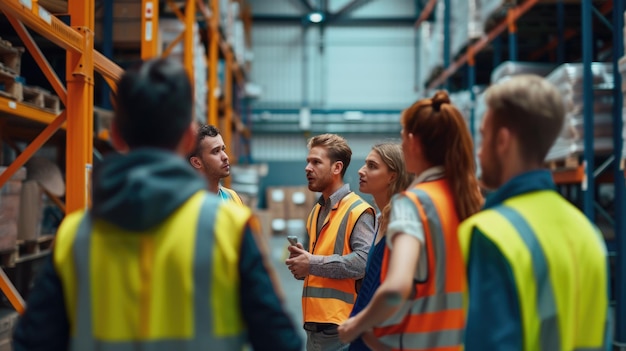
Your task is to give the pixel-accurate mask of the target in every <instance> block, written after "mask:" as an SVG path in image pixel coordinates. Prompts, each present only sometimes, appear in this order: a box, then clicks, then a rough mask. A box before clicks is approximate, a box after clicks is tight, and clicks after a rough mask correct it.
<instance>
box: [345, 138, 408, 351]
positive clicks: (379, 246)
mask: <svg viewBox="0 0 626 351" xmlns="http://www.w3.org/2000/svg"><path fill="white" fill-rule="evenodd" d="M412 179H413V176H412V175H411V174H409V173H407V171H406V167H405V165H404V156H403V155H402V147H401V146H400V145H399V144H393V143H383V144H377V145H374V146H373V147H372V150H371V151H370V153H369V154H368V155H367V158H366V159H365V164H364V165H363V166H362V167H361V168H360V169H359V191H360V192H362V193H365V194H370V195H372V196H373V197H374V202H375V203H376V207H377V208H378V209H379V211H380V213H379V214H378V216H377V221H376V227H377V230H376V236H375V241H374V245H372V248H371V249H370V252H369V255H368V258H367V267H366V270H365V278H364V279H363V284H362V286H361V290H360V291H359V295H358V297H357V299H356V302H355V304H354V308H353V309H352V313H351V316H354V315H355V314H357V313H359V312H360V311H361V310H362V309H363V308H364V307H365V306H367V304H368V302H369V301H370V299H371V298H372V295H374V292H375V291H376V289H377V288H378V286H379V285H380V269H381V266H382V261H383V254H384V252H385V247H387V245H386V241H385V240H384V238H385V231H386V230H387V223H388V222H389V214H390V212H391V203H390V201H391V197H392V196H393V195H394V194H397V193H399V192H401V191H403V190H405V189H406V187H408V186H409V184H410V183H411V180H412ZM365 338H367V336H366V337H365ZM349 350H351V351H361V350H364V351H367V350H370V348H369V347H367V345H366V344H365V343H364V342H363V340H362V339H361V338H358V339H356V340H354V341H353V342H352V343H351V344H350V349H349Z"/></svg>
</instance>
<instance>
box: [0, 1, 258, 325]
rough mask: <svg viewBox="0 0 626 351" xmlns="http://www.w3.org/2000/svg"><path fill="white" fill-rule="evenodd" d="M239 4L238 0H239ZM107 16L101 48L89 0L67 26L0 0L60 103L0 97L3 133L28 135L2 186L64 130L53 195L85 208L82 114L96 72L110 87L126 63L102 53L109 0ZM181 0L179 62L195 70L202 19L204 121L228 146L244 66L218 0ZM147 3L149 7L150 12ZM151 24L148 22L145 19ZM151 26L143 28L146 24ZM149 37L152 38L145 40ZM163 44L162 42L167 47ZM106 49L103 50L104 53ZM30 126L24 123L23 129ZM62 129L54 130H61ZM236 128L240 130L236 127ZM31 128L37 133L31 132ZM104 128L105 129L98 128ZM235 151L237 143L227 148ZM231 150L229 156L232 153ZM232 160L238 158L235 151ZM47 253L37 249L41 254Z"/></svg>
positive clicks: (69, 207)
mask: <svg viewBox="0 0 626 351" xmlns="http://www.w3.org/2000/svg"><path fill="white" fill-rule="evenodd" d="M240 2H241V3H243V2H242V1H240ZM105 3H106V5H107V6H105V7H106V8H105V16H104V25H103V29H104V30H105V31H107V30H108V31H109V34H108V35H106V34H105V35H104V40H103V52H104V54H103V53H100V52H98V51H96V50H94V33H93V28H94V16H95V8H94V1H83V0H69V1H68V3H67V4H68V6H67V12H68V13H69V15H70V18H71V26H68V25H66V24H65V23H64V22H62V21H61V20H60V19H58V18H56V17H55V16H54V15H52V14H50V13H49V12H48V11H47V10H46V9H45V8H44V7H41V6H39V3H38V1H36V0H8V1H4V0H3V1H2V2H0V11H1V12H2V13H3V14H4V15H5V16H6V17H7V19H8V21H9V22H10V24H11V25H12V27H13V28H14V29H15V32H16V33H17V35H18V36H19V38H20V39H21V41H22V43H23V45H24V46H26V47H27V49H28V51H29V53H30V54H31V55H32V57H33V58H34V60H35V61H36V63H37V65H38V66H39V68H40V69H41V71H42V72H43V74H44V76H45V77H46V78H47V79H48V81H49V83H50V85H51V86H52V88H53V90H54V91H55V93H56V94H57V95H58V97H59V100H60V101H61V102H62V103H63V105H64V106H65V109H64V110H62V111H59V112H58V113H54V112H51V111H45V110H41V109H37V108H34V107H32V106H30V105H28V104H26V103H22V102H19V101H16V100H12V99H10V98H6V97H2V96H0V125H2V128H3V132H4V133H5V136H7V134H9V133H7V131H10V134H11V136H15V135H18V134H19V135H20V139H22V140H32V141H31V142H30V143H29V144H28V145H27V146H26V147H25V148H24V149H23V150H19V148H16V147H15V144H14V143H12V142H11V144H12V145H11V146H12V147H14V149H16V151H17V152H18V156H17V157H16V159H15V160H14V161H13V162H12V163H11V164H10V165H9V167H8V168H7V169H6V170H5V171H4V172H3V173H2V174H0V187H2V185H3V184H5V183H6V182H7V180H8V179H9V178H10V177H11V176H12V175H13V174H14V173H15V172H16V171H17V170H19V169H20V168H21V167H22V166H23V165H24V164H25V163H26V162H27V161H28V159H29V158H30V157H31V156H32V155H33V154H34V153H35V152H36V151H37V150H38V149H39V148H41V147H42V146H43V145H44V144H46V142H48V141H49V140H51V138H52V137H56V138H58V137H59V134H61V135H63V134H64V135H65V139H66V169H67V170H66V184H67V195H66V204H63V203H62V202H60V200H58V199H53V200H56V201H55V203H57V204H58V205H59V206H60V207H61V208H63V210H64V212H65V211H73V210H77V209H81V208H86V207H88V206H89V204H90V198H89V196H90V195H89V191H88V188H89V186H90V184H89V182H90V180H89V179H90V176H91V168H92V155H93V152H94V151H93V147H94V144H93V141H94V139H93V137H94V135H93V130H94V128H93V119H92V118H85V116H93V104H94V96H93V95H94V74H93V73H94V72H98V73H100V74H101V75H102V77H103V78H104V80H105V82H106V83H107V88H108V89H112V90H113V91H115V87H116V84H115V83H116V81H117V80H118V79H119V78H120V77H121V75H122V73H123V70H122V69H121V68H120V67H119V66H118V65H116V64H115V63H113V62H112V61H111V60H109V59H108V58H107V56H108V57H110V56H112V55H113V42H112V35H111V30H112V24H113V20H112V17H113V11H112V1H106V2H105ZM179 3H181V1H178V2H176V3H175V2H174V1H168V6H170V8H171V9H172V10H173V12H174V13H175V14H176V15H177V16H178V17H179V18H180V19H181V20H182V21H183V23H185V31H184V32H183V34H182V35H181V41H183V43H184V48H185V49H184V51H183V57H184V58H183V63H184V64H185V67H186V69H187V70H188V72H189V75H190V77H193V75H194V72H193V61H192V55H191V50H190V49H187V48H190V47H191V45H190V43H192V39H193V31H192V30H188V29H190V28H193V26H194V24H196V23H204V24H206V32H207V33H206V34H207V35H206V36H207V42H208V43H207V47H208V49H207V52H208V54H207V58H206V59H207V62H208V67H209V69H210V70H209V72H208V81H209V83H208V84H209V87H210V88H211V89H209V93H208V94H207V100H208V107H209V108H208V109H207V122H208V123H211V124H214V125H218V126H220V127H221V130H222V133H223V137H224V140H225V142H226V144H227V145H232V139H233V136H232V134H231V128H230V126H231V125H236V126H241V125H242V123H241V122H240V121H239V118H238V116H235V115H234V110H233V101H234V100H235V99H234V98H233V92H234V90H235V89H233V84H237V85H239V86H240V87H243V85H244V84H245V81H246V72H245V69H244V68H245V67H244V66H242V65H240V64H239V63H238V62H237V60H236V57H235V53H234V50H233V48H232V47H231V46H230V45H229V44H228V42H227V40H226V38H225V36H224V34H223V32H222V30H221V28H220V24H219V18H218V17H219V13H220V11H219V3H220V2H219V0H211V3H210V8H207V5H206V4H205V1H202V0H185V1H184V4H183V5H182V6H179V5H178V4H179ZM159 5H160V4H159V1H158V0H142V10H144V11H143V14H142V26H141V28H142V35H141V38H142V41H141V43H137V44H140V45H141V57H142V58H143V59H146V58H150V57H154V56H156V55H157V53H158V51H159V50H158V49H159V48H158V47H157V44H158V40H156V39H157V33H158V16H159ZM148 9H149V10H150V11H148ZM150 21H151V23H148V22H150ZM26 27H29V28H30V29H32V30H34V31H35V32H37V33H38V34H39V35H41V36H42V37H44V38H46V39H48V40H49V41H51V42H52V43H53V44H55V45H57V46H59V47H60V48H62V49H64V50H66V52H67V60H66V68H67V72H68V73H67V75H66V81H67V87H65V86H64V84H63V83H62V82H61V80H60V79H59V77H58V76H57V75H56V73H55V72H54V69H53V68H52V67H51V65H50V64H49V62H48V60H47V58H46V57H45V56H44V55H43V53H42V51H41V50H40V49H39V47H38V45H37V44H36V43H35V40H34V39H33V38H32V37H31V35H30V33H29V32H28V30H27V29H26ZM148 29H149V30H151V33H148V32H147V30H148ZM148 39H152V40H148ZM166 50H167V49H166ZM105 54H106V56H105ZM220 57H222V58H223V59H224V60H225V75H224V82H223V87H222V89H221V90H222V91H223V94H222V95H223V101H219V100H218V96H217V94H216V90H217V89H219V87H218V82H217V76H218V71H217V67H218V60H219V58H220ZM108 89H103V99H102V100H103V101H104V104H105V105H106V104H107V103H108V102H109V101H108V100H109V96H108ZM220 104H221V105H222V109H223V112H222V116H220V111H219V108H220ZM25 125H28V126H29V128H28V129H25V128H23V127H24V126H25ZM62 129H64V130H65V133H57V132H58V131H59V130H62ZM240 131H241V130H240ZM33 132H35V133H38V134H37V135H36V137H35V136H34V135H33ZM103 135H106V131H105V133H103ZM229 150H230V151H231V152H232V150H234V148H232V147H229ZM231 157H232V156H231ZM233 159H236V158H233ZM43 254H45V252H44V253H39V256H41V255H43ZM29 260H30V257H29V258H28V259H27V258H23V260H21V261H20V262H22V261H29ZM0 288H1V289H2V291H3V292H4V294H5V295H6V296H7V298H8V300H9V301H10V302H11V303H12V305H13V306H14V308H15V309H16V310H17V311H18V312H20V313H21V312H22V311H23V309H24V302H23V300H22V299H21V297H20V296H19V294H18V293H17V291H16V289H15V287H14V286H13V285H12V284H11V281H10V280H9V279H8V278H7V277H6V275H5V274H4V272H2V270H0Z"/></svg>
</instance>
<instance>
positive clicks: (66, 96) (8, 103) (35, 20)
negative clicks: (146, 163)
mask: <svg viewBox="0 0 626 351" xmlns="http://www.w3.org/2000/svg"><path fill="white" fill-rule="evenodd" d="M93 5H94V4H93V1H83V0H69V1H68V12H69V14H70V16H71V26H68V25H66V24H65V23H64V22H62V21H61V20H59V19H58V18H56V17H55V16H53V15H51V14H50V13H49V12H48V11H47V10H46V9H45V8H43V7H40V6H39V5H38V2H37V1H31V0H3V1H2V2H0V10H1V11H2V12H3V13H4V15H5V16H6V17H7V18H8V19H9V22H10V23H11V24H12V26H13V27H14V29H15V31H16V32H17V34H18V35H19V36H20V38H21V40H22V41H23V43H24V45H25V46H26V47H27V49H28V50H29V52H30V53H31V55H32V56H33V58H34V59H35V61H36V62H37V64H38V66H39V67H40V69H41V70H42V71H43V73H44V75H45V76H46V78H47V79H48V80H49V81H50V84H51V85H52V87H53V89H54V91H55V92H56V94H57V95H58V96H59V99H60V100H61V101H62V102H63V104H64V105H65V110H63V111H60V112H59V113H58V114H56V113H51V112H47V111H42V110H38V109H35V108H32V107H30V106H28V105H26V104H23V103H20V102H17V101H12V100H10V99H6V98H0V114H1V115H2V117H3V119H2V123H3V124H4V125H7V124H11V123H14V121H16V120H18V121H19V120H22V121H29V122H37V123H39V124H43V125H46V127H45V128H44V129H43V131H42V132H41V133H40V134H39V135H38V136H37V137H36V138H35V139H34V140H33V141H32V142H31V143H30V144H29V145H28V146H27V147H26V148H25V149H24V150H23V151H22V152H21V153H20V154H19V156H18V157H17V158H16V159H15V160H14V161H13V162H12V163H11V164H10V165H9V167H8V168H7V169H6V170H5V171H4V172H3V173H2V174H0V187H1V186H2V185H4V184H5V183H6V181H7V180H8V179H9V178H10V177H11V176H12V175H13V174H14V173H15V172H16V171H17V170H19V169H20V168H21V167H22V166H23V165H24V164H25V163H26V161H28V159H29V158H30V157H31V156H32V155H33V154H34V153H35V152H36V151H37V150H38V149H39V148H40V147H41V146H42V145H44V144H45V143H46V141H48V140H49V139H50V138H51V137H52V136H53V135H54V134H55V133H56V132H57V131H58V130H59V129H60V128H62V127H64V128H65V130H66V142H67V146H66V159H67V162H66V167H67V169H66V184H67V196H66V204H65V206H66V210H67V211H74V210H78V209H81V208H86V207H87V206H89V203H90V199H89V190H88V188H89V177H90V173H91V167H92V153H93V120H92V118H91V116H93V85H94V72H98V73H100V74H101V75H102V76H103V77H104V79H105V80H106V81H107V82H108V83H109V85H111V86H112V88H113V89H114V88H115V82H116V81H117V80H118V79H119V77H120V76H121V74H122V72H123V71H122V69H121V68H120V67H119V66H117V65H116V64H115V63H114V62H112V61H111V60H109V59H108V58H106V57H105V56H104V55H102V54H101V53H99V52H97V51H95V50H94V47H93V27H94V12H95V11H94V6H93ZM26 27H29V28H31V29H32V30H34V31H36V32H37V33H39V34H40V35H41V36H43V37H45V38H47V39H48V40H50V41H51V42H53V43H54V44H56V45H58V46H59V47H61V48H63V49H65V50H66V51H67V60H66V63H67V66H66V67H67V76H66V78H67V79H66V80H67V88H66V87H64V86H63V84H62V83H61V81H60V79H59V78H58V77H57V75H56V73H55V72H54V70H53V69H52V68H51V66H50V64H49V63H48V61H47V59H46V58H45V56H44V55H43V54H42V52H41V51H40V50H39V48H38V46H37V44H36V43H35V41H34V40H33V38H32V37H31V36H30V34H29V33H28V31H27V30H26ZM0 288H1V289H2V291H3V292H4V294H5V295H6V296H7V298H8V300H9V301H10V302H11V304H12V305H13V306H14V307H15V309H16V310H17V311H18V312H20V313H21V312H23V310H24V301H23V300H22V299H21V297H20V296H19V294H18V293H17V291H16V289H15V288H14V287H13V285H12V284H11V282H10V280H9V279H8V278H7V276H6V275H5V274H4V272H3V271H2V270H0Z"/></svg>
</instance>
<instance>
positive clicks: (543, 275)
mask: <svg viewBox="0 0 626 351" xmlns="http://www.w3.org/2000/svg"><path fill="white" fill-rule="evenodd" d="M494 210H495V211H496V212H498V213H499V214H501V215H502V216H503V217H504V218H506V219H507V220H508V221H509V222H510V223H511V224H512V225H513V226H514V227H515V228H516V229H517V232H518V233H519V235H520V237H521V238H522V240H523V241H524V243H525V244H526V247H528V250H529V252H530V254H531V257H532V273H533V277H534V280H535V282H536V284H537V289H536V291H535V293H536V297H535V298H536V301H537V302H536V303H537V306H536V307H537V311H536V313H537V314H538V315H539V320H540V325H539V337H538V339H539V350H546V351H548V350H560V349H561V337H560V335H559V333H560V331H559V330H560V329H559V319H558V315H557V311H556V302H555V298H554V290H553V289H552V281H551V280H550V272H549V271H548V263H547V262H546V257H545V255H544V252H543V249H542V247H541V243H540V242H539V240H537V237H536V236H535V233H534V232H533V230H532V229H531V228H530V226H529V225H528V223H527V222H526V220H525V219H524V217H522V216H521V215H520V214H519V213H518V212H517V211H516V210H515V209H513V208H511V207H507V206H498V207H496V208H495V209H494ZM542 335H545V336H547V335H550V336H551V337H542Z"/></svg>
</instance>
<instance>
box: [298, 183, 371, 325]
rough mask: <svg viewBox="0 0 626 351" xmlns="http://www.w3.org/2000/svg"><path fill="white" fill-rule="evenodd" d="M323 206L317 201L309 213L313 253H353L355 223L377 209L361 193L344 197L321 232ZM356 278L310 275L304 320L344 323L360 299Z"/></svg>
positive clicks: (304, 296) (303, 312)
mask: <svg viewBox="0 0 626 351" xmlns="http://www.w3.org/2000/svg"><path fill="white" fill-rule="evenodd" d="M320 210H321V206H320V205H319V204H316V205H315V206H314V207H313V210H312V211H311V213H310V214H309V218H308V220H307V230H308V233H309V238H310V240H309V252H311V253H312V254H313V255H323V256H330V255H333V254H337V255H342V256H343V255H347V254H349V253H351V252H352V249H351V248H350V236H351V235H352V230H353V229H354V226H355V224H356V222H357V220H358V219H359V217H361V215H362V214H363V213H364V212H365V211H371V213H372V215H373V214H374V209H373V208H372V207H371V206H370V205H369V204H368V203H367V202H365V201H364V200H363V199H361V197H359V195H357V194H355V193H352V192H351V193H349V194H348V195H346V196H344V198H343V199H341V200H340V201H339V202H338V203H337V204H336V205H335V207H334V208H333V209H331V211H330V213H329V214H328V216H327V217H326V218H325V220H324V225H323V227H322V229H321V231H320V234H319V235H316V233H317V218H318V216H319V213H320ZM355 284H356V280H355V279H331V278H324V277H318V276H315V275H311V274H309V275H308V276H307V277H306V279H305V280H304V289H303V290H302V316H303V318H304V322H315V323H335V324H341V323H343V322H344V321H345V320H346V319H348V317H349V315H350V311H352V306H353V305H354V301H356V286H355Z"/></svg>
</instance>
